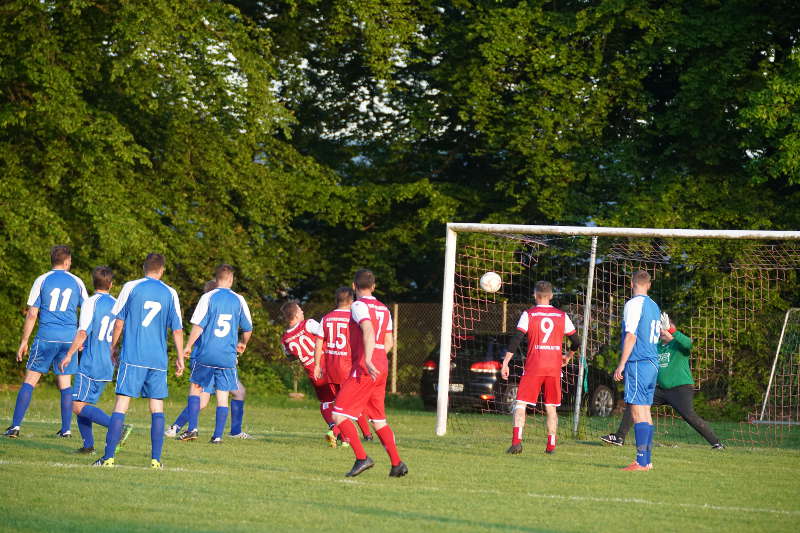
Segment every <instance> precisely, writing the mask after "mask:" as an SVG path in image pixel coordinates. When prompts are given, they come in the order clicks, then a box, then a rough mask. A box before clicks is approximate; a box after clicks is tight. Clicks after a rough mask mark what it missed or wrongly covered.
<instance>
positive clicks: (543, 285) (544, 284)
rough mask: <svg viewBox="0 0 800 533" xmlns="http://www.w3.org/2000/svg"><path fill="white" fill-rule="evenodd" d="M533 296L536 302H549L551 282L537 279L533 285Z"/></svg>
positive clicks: (551, 288) (551, 292)
mask: <svg viewBox="0 0 800 533" xmlns="http://www.w3.org/2000/svg"><path fill="white" fill-rule="evenodd" d="M533 296H534V298H536V301H537V302H538V301H539V300H543V301H544V300H546V301H548V302H549V301H550V300H551V299H552V298H553V284H552V283H550V282H549V281H544V280H541V281H537V282H536V285H534V286H533Z"/></svg>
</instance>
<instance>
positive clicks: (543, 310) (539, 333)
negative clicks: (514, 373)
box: [517, 305, 575, 377]
mask: <svg viewBox="0 0 800 533" xmlns="http://www.w3.org/2000/svg"><path fill="white" fill-rule="evenodd" d="M517 329H518V330H520V331H521V332H523V333H526V334H527V335H528V355H527V357H526V359H525V374H526V375H528V374H530V375H533V376H552V377H560V376H561V362H562V359H561V357H562V344H563V342H564V335H572V334H574V333H575V326H574V325H573V324H572V320H570V319H569V317H568V316H567V314H566V313H565V312H564V311H562V310H560V309H556V308H555V307H553V306H552V305H536V306H534V307H531V308H530V309H528V310H527V311H523V313H522V316H520V317H519V322H517Z"/></svg>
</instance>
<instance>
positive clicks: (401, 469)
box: [389, 461, 408, 477]
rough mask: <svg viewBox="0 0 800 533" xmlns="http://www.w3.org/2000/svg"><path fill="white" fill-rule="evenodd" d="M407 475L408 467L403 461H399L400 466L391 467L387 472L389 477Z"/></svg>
mask: <svg viewBox="0 0 800 533" xmlns="http://www.w3.org/2000/svg"><path fill="white" fill-rule="evenodd" d="M406 474H408V467H407V466H406V464H405V463H404V462H403V461H400V464H398V465H397V466H393V467H392V469H391V470H389V477H403V476H405V475H406Z"/></svg>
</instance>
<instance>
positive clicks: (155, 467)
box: [150, 459, 164, 470]
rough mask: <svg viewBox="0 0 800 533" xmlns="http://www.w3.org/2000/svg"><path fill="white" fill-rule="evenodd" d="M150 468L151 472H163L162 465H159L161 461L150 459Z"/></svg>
mask: <svg viewBox="0 0 800 533" xmlns="http://www.w3.org/2000/svg"><path fill="white" fill-rule="evenodd" d="M150 468H152V469H153V470H163V469H164V465H162V464H161V461H159V460H158V459H150Z"/></svg>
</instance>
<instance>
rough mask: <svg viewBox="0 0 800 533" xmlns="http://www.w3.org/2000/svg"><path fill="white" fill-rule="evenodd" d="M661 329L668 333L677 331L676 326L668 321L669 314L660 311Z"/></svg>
mask: <svg viewBox="0 0 800 533" xmlns="http://www.w3.org/2000/svg"><path fill="white" fill-rule="evenodd" d="M661 329H662V330H664V331H668V332H669V333H670V335H672V334H673V333H675V331H677V330H676V328H675V327H674V326H673V325H672V324H671V323H670V321H669V315H668V314H667V313H661Z"/></svg>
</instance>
